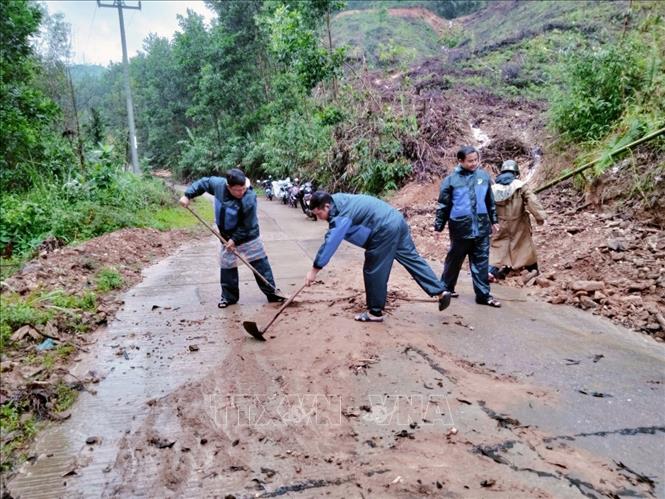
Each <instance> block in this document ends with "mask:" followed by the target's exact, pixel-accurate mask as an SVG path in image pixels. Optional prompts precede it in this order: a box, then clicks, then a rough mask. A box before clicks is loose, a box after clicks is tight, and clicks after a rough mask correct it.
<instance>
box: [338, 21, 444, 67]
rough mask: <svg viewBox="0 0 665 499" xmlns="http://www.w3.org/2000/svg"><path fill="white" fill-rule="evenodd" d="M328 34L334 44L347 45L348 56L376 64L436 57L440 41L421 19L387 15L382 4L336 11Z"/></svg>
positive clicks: (398, 64) (401, 63)
mask: <svg viewBox="0 0 665 499" xmlns="http://www.w3.org/2000/svg"><path fill="white" fill-rule="evenodd" d="M332 35H333V43H334V44H335V45H336V46H347V47H349V49H348V55H349V57H350V58H352V59H354V60H358V61H362V60H365V61H366V62H367V64H368V65H369V66H371V67H380V68H405V67H406V66H408V65H409V64H413V63H414V62H416V61H419V60H423V59H426V58H431V57H436V56H437V55H438V54H439V53H440V52H441V50H440V47H441V45H443V43H442V42H441V40H440V38H439V36H438V34H437V33H436V31H434V29H433V28H432V27H431V26H429V25H428V24H427V23H426V22H425V21H423V20H421V19H407V18H403V17H396V16H390V15H389V14H388V11H387V10H386V9H385V8H384V9H379V10H377V11H368V12H364V11H360V12H357V13H343V14H342V15H339V16H338V17H336V18H335V20H334V23H333V29H332Z"/></svg>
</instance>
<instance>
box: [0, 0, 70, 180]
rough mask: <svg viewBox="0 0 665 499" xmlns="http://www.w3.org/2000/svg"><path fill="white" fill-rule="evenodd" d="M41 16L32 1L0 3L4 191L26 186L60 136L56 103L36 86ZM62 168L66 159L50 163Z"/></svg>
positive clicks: (0, 166)
mask: <svg viewBox="0 0 665 499" xmlns="http://www.w3.org/2000/svg"><path fill="white" fill-rule="evenodd" d="M40 20H41V12H40V10H39V9H38V8H37V7H36V6H35V5H34V4H32V3H29V2H28V1H26V0H13V1H11V2H0V35H1V36H2V41H3V43H2V44H1V45H0V74H1V78H2V80H1V87H0V122H1V123H2V128H3V129H2V156H1V157H0V171H1V173H0V189H1V190H3V191H4V190H5V189H16V188H26V187H28V186H29V185H30V182H31V179H32V177H33V175H34V173H35V172H34V167H33V166H32V165H34V164H36V163H38V162H40V161H43V160H44V159H46V158H47V156H48V145H49V143H51V142H53V141H57V140H58V138H57V137H54V134H53V132H52V131H51V130H50V128H49V126H50V125H51V123H52V121H53V120H54V119H55V118H56V117H57V116H58V113H59V111H58V108H57V106H56V105H55V104H54V102H53V101H52V100H51V99H49V98H48V97H47V96H46V95H44V93H43V92H42V91H41V90H40V89H39V88H37V87H36V85H35V77H36V75H37V74H38V73H39V66H38V64H37V60H36V59H35V56H34V51H33V48H32V46H31V45H30V37H31V36H32V35H34V34H35V33H36V32H37V30H38V28H39V23H40ZM48 166H49V167H50V168H51V169H58V168H59V167H60V166H61V164H60V163H53V162H51V163H49V165H48Z"/></svg>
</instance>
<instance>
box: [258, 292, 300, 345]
mask: <svg viewBox="0 0 665 499" xmlns="http://www.w3.org/2000/svg"><path fill="white" fill-rule="evenodd" d="M306 286H307V284H303V285H302V286H300V289H298V291H296V292H295V293H293V294H292V295H291V296H290V297H289V299H288V300H286V301H285V302H284V304H283V305H282V306H281V307H279V310H278V311H277V313H276V314H275V317H273V318H272V320H271V321H270V322H269V323H268V325H267V326H266V327H264V328H263V331H261V334H265V332H266V331H267V330H268V328H269V327H270V326H272V324H273V322H275V321H276V320H277V317H279V315H280V314H281V313H282V312H284V309H285V308H286V307H288V306H289V305H291V302H292V301H293V300H294V298H295V297H296V296H298V295H299V294H300V292H301V291H302V290H303V289H305V287H306Z"/></svg>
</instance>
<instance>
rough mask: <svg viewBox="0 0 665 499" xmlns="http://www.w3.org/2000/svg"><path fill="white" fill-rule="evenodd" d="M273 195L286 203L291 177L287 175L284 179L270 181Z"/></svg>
mask: <svg viewBox="0 0 665 499" xmlns="http://www.w3.org/2000/svg"><path fill="white" fill-rule="evenodd" d="M272 185H273V193H274V196H275V197H276V198H277V199H278V200H279V201H281V202H282V204H287V203H288V202H289V191H290V189H291V179H289V178H288V177H287V178H286V179H285V180H276V181H274V182H273V183H272Z"/></svg>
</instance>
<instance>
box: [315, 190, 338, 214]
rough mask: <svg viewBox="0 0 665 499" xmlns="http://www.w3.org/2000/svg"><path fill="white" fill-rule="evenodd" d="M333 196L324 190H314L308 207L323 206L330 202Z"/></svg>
mask: <svg viewBox="0 0 665 499" xmlns="http://www.w3.org/2000/svg"><path fill="white" fill-rule="evenodd" d="M332 202H333V198H332V196H331V195H330V194H328V193H327V192H326V191H316V192H315V193H314V194H312V197H311V199H310V200H309V209H310V210H315V209H317V208H323V207H324V206H325V205H326V204H332Z"/></svg>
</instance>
